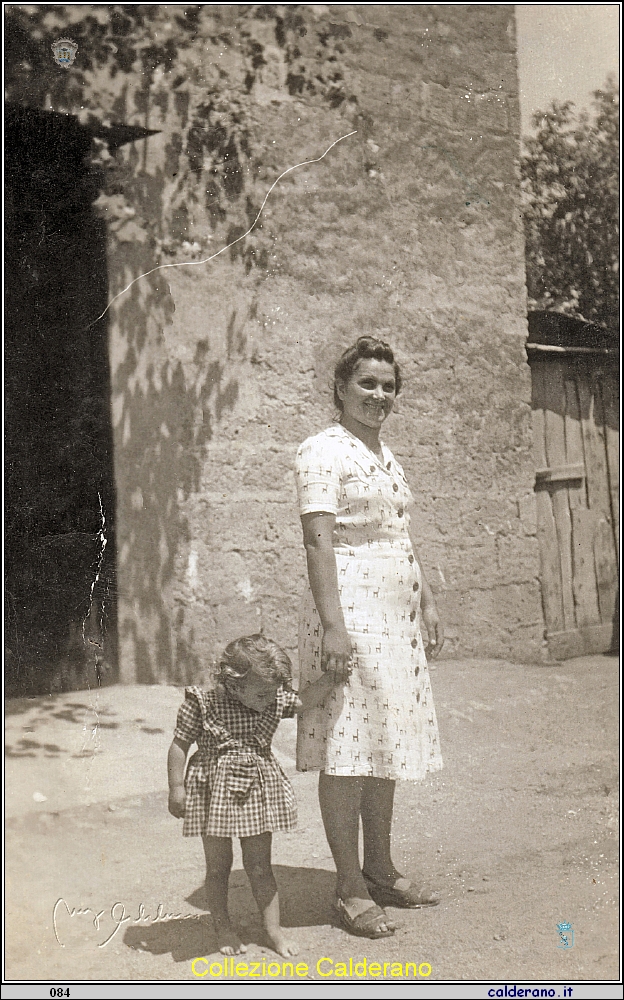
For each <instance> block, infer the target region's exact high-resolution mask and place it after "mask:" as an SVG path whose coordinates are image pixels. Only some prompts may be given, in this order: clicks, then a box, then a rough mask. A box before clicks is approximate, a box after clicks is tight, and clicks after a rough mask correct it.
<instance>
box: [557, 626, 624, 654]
mask: <svg viewBox="0 0 624 1000" xmlns="http://www.w3.org/2000/svg"><path fill="white" fill-rule="evenodd" d="M618 646H619V642H618V636H617V634H616V633H614V631H613V628H612V627H611V626H610V625H586V626H584V627H582V628H576V629H572V630H571V631H570V632H554V633H551V634H550V635H549V636H548V652H549V653H550V655H551V656H552V658H553V660H568V659H570V658H571V657H573V656H589V655H590V654H592V653H609V652H614V651H615V650H617V648H618Z"/></svg>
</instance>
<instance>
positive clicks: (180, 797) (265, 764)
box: [168, 635, 338, 956]
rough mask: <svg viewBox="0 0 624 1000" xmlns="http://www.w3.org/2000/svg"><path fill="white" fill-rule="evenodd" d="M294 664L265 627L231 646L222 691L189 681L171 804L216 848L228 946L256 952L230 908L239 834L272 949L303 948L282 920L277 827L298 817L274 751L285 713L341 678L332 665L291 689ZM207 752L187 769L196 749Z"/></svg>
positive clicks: (210, 877)
mask: <svg viewBox="0 0 624 1000" xmlns="http://www.w3.org/2000/svg"><path fill="white" fill-rule="evenodd" d="M290 680H291V663H290V659H289V658H288V656H287V655H286V653H285V652H284V650H283V649H281V648H280V646H278V645H277V643H275V642H273V641H272V640H271V639H267V638H266V637H265V636H263V635H250V636H244V637H243V638H241V639H236V640H235V641H234V642H231V643H230V644H229V646H227V647H226V649H225V651H224V653H223V656H222V658H221V662H220V664H219V676H218V683H217V686H216V688H215V690H214V691H203V690H201V689H200V688H198V687H188V688H187V689H186V691H185V695H186V698H185V701H184V703H183V705H182V706H181V708H180V710H179V712H178V719H177V725H176V728H175V731H174V738H173V742H172V744H171V747H170V748H169V756H168V774H169V812H170V813H171V814H172V815H173V816H176V817H178V818H182V817H184V828H183V834H184V836H185V837H193V836H201V837H202V840H203V845H204V853H205V855H206V895H207V897H208V905H209V908H210V913H211V915H212V919H213V921H214V927H215V932H216V935H217V940H218V942H219V949H220V950H221V952H222V953H223V954H224V955H238V954H240V953H241V952H244V951H246V948H245V945H243V944H242V943H241V941H240V939H239V938H238V935H237V934H236V933H235V931H234V929H233V928H232V925H231V922H230V917H229V913H228V907H227V899H228V878H229V875H230V870H231V867H232V839H231V838H232V837H239V838H240V843H241V849H242V854H243V865H244V868H245V871H246V872H247V875H248V878H249V881H250V883H251V888H252V892H253V894H254V898H255V900H256V903H257V904H258V908H259V910H260V912H261V914H262V921H263V924H264V927H265V930H266V932H267V935H268V937H269V939H270V942H271V945H272V947H273V948H274V949H275V951H277V952H278V954H280V955H284V956H289V955H296V953H297V946H296V944H295V942H294V941H292V940H290V939H289V938H288V937H287V935H286V933H285V931H284V929H283V928H282V927H281V925H280V912H279V899H278V895H277V885H276V883H275V878H274V876H273V869H272V867H271V834H272V833H273V832H274V831H276V830H283V831H288V830H293V829H294V828H295V826H296V822H297V807H296V803H295V795H294V792H293V789H292V785H291V784H290V781H289V780H288V778H287V777H286V775H285V774H284V772H283V770H282V768H281V767H280V765H279V764H278V762H277V760H276V759H275V757H274V756H273V754H272V753H271V740H272V739H273V735H274V733H275V730H276V729H277V727H278V725H279V722H280V719H284V718H292V716H293V715H294V714H295V713H298V712H303V711H304V710H309V709H310V708H313V707H314V706H315V705H317V704H319V703H320V702H322V701H323V700H324V699H325V698H326V697H327V696H328V694H329V693H330V692H331V690H332V688H333V686H334V685H335V684H336V682H337V680H338V678H337V676H336V674H335V673H333V672H331V671H328V672H327V673H322V674H320V677H319V679H318V680H317V681H316V682H315V683H314V684H310V685H308V687H307V688H306V689H305V690H304V691H302V692H301V694H300V696H298V695H297V693H296V692H295V691H293V690H291V688H290ZM192 743H197V746H198V750H197V752H196V753H195V754H194V755H193V757H192V758H191V760H190V761H189V765H188V769H187V772H186V778H185V777H184V768H185V764H186V758H187V754H188V751H189V748H190V746H191V744H192Z"/></svg>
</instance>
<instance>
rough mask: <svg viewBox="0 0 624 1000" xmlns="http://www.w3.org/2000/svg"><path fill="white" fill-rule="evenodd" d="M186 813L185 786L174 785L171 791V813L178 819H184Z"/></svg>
mask: <svg viewBox="0 0 624 1000" xmlns="http://www.w3.org/2000/svg"><path fill="white" fill-rule="evenodd" d="M185 811H186V792H185V791H184V785H174V787H173V788H170V789H169V812H170V813H171V815H172V816H175V818H176V819H184V813H185Z"/></svg>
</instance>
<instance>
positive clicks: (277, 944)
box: [267, 927, 299, 958]
mask: <svg viewBox="0 0 624 1000" xmlns="http://www.w3.org/2000/svg"><path fill="white" fill-rule="evenodd" d="M267 935H268V938H269V941H270V942H271V946H272V947H273V949H274V950H275V951H276V952H277V954H278V955H283V956H284V958H289V957H290V956H291V955H298V954H299V945H298V944H297V942H296V941H293V940H292V938H289V937H287V936H286V934H285V932H284V928H283V927H276V928H275V929H273V930H271V931H269V930H268V928H267Z"/></svg>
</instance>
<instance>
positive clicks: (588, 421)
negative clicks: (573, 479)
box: [577, 371, 611, 517]
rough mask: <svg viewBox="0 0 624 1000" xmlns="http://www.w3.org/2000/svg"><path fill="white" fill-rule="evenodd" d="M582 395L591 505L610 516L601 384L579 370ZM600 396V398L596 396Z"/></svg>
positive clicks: (588, 490)
mask: <svg viewBox="0 0 624 1000" xmlns="http://www.w3.org/2000/svg"><path fill="white" fill-rule="evenodd" d="M577 384H578V392H579V402H580V407H581V430H582V434H583V452H584V456H585V469H586V472H587V479H586V482H587V502H588V506H589V507H590V508H591V509H592V510H595V511H600V513H601V514H604V515H605V517H610V512H611V497H610V495H609V484H608V479H607V460H606V450H605V442H604V425H603V415H602V405H601V401H600V396H599V392H600V390H599V388H598V392H597V391H596V390H597V387H598V385H599V383H598V382H597V381H596V379H594V378H592V376H591V373H590V372H589V371H586V372H585V373H583V372H582V371H579V376H578V382H577ZM597 394H598V399H596V396H597Z"/></svg>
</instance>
